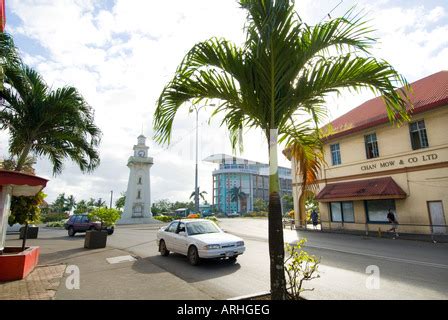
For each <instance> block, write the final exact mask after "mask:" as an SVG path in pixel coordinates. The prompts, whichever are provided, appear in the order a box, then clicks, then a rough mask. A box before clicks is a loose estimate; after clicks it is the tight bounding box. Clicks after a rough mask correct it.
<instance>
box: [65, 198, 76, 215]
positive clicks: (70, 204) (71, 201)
mask: <svg viewBox="0 0 448 320" xmlns="http://www.w3.org/2000/svg"><path fill="white" fill-rule="evenodd" d="M66 206H67V209H68V211H72V209H73V208H74V207H75V206H76V199H75V197H74V196H73V195H70V196H69V197H68V198H67V200H66Z"/></svg>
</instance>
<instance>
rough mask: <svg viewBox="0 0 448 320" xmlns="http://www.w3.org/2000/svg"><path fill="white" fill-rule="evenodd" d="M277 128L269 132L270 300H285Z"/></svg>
mask: <svg viewBox="0 0 448 320" xmlns="http://www.w3.org/2000/svg"><path fill="white" fill-rule="evenodd" d="M279 190H280V186H279V181H278V156H277V130H271V132H270V134H269V215H268V223H269V258H270V269H271V297H272V300H286V280H285V271H284V257H285V248H284V242H283V225H282V208H281V203H280V195H279Z"/></svg>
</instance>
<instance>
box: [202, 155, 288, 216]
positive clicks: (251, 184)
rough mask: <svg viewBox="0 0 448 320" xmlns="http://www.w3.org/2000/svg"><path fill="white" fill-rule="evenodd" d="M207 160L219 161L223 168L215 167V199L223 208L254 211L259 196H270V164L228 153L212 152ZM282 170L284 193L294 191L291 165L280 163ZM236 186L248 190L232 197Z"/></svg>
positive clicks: (282, 191) (217, 162) (221, 209)
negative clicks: (236, 196) (288, 166)
mask: <svg viewBox="0 0 448 320" xmlns="http://www.w3.org/2000/svg"><path fill="white" fill-rule="evenodd" d="M204 161H208V162H212V163H216V164H219V168H218V169H216V170H214V171H213V195H212V199H213V205H214V206H215V207H216V208H217V209H218V210H219V211H220V212H222V213H225V214H228V213H232V212H239V213H244V212H250V211H253V210H254V201H255V199H257V198H259V199H263V200H264V201H268V200H269V165H268V164H265V163H260V162H255V161H250V160H247V159H242V158H237V157H233V156H229V155H225V154H216V155H212V156H210V157H208V158H206V159H204ZM278 172H279V180H280V181H279V182H280V189H281V190H280V196H281V197H282V196H283V195H286V194H288V195H291V193H292V183H291V169H289V168H284V167H279V169H278ZM235 187H236V188H240V191H241V192H242V194H244V195H243V196H241V197H238V198H239V200H238V201H232V189H233V188H235ZM233 198H234V197H233ZM233 200H235V199H233Z"/></svg>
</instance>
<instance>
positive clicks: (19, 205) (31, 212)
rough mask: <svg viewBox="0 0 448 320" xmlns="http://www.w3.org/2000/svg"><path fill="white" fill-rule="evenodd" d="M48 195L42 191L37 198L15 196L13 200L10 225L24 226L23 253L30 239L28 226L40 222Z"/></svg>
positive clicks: (9, 219)
mask: <svg viewBox="0 0 448 320" xmlns="http://www.w3.org/2000/svg"><path fill="white" fill-rule="evenodd" d="M46 196H47V195H46V194H45V193H43V192H42V191H40V192H39V193H37V194H36V195H35V196H31V197H26V196H17V197H16V196H13V197H12V199H11V209H10V212H11V213H10V215H9V217H8V223H9V225H10V226H12V225H13V224H15V223H19V224H24V225H25V230H24V234H23V241H22V251H24V250H25V246H26V240H27V237H28V225H29V224H30V223H34V222H37V221H39V217H40V206H41V205H42V204H43V203H44V199H45V197H46Z"/></svg>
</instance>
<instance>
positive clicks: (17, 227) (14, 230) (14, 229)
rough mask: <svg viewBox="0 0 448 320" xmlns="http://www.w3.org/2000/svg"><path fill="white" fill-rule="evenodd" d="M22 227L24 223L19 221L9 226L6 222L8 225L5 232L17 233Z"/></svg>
mask: <svg viewBox="0 0 448 320" xmlns="http://www.w3.org/2000/svg"><path fill="white" fill-rule="evenodd" d="M22 227H24V225H22V224H20V223H15V224H13V225H12V226H10V225H9V224H8V227H7V228H6V234H10V233H19V232H20V228H22Z"/></svg>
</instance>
